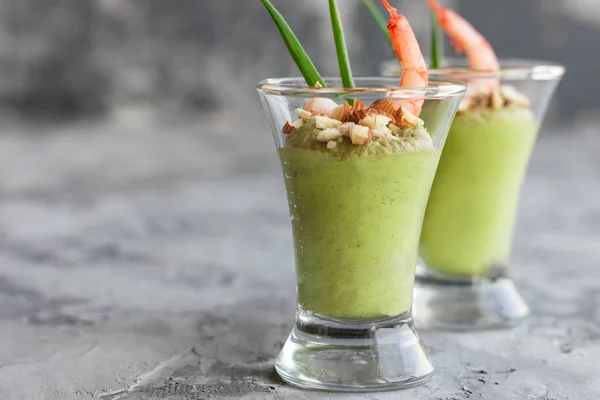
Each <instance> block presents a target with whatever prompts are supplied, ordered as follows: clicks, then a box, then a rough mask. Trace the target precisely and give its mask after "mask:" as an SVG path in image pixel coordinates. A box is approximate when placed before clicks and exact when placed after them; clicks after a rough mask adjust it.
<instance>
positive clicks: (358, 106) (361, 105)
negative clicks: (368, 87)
mask: <svg viewBox="0 0 600 400" xmlns="http://www.w3.org/2000/svg"><path fill="white" fill-rule="evenodd" d="M365 108H366V106H365V103H363V102H362V101H360V100H354V106H353V107H352V111H354V112H356V111H358V110H364V109H365Z"/></svg>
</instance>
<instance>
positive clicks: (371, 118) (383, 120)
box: [358, 114, 392, 129]
mask: <svg viewBox="0 0 600 400" xmlns="http://www.w3.org/2000/svg"><path fill="white" fill-rule="evenodd" d="M390 122H392V118H389V117H386V116H384V115H377V114H369V115H367V116H366V117H364V118H363V119H361V120H360V121H358V123H359V125H363V126H368V127H369V128H371V129H376V128H377V127H381V126H387V125H388V124H389V123H390Z"/></svg>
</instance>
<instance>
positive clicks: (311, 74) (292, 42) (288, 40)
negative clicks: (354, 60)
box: [261, 0, 326, 87]
mask: <svg viewBox="0 0 600 400" xmlns="http://www.w3.org/2000/svg"><path fill="white" fill-rule="evenodd" d="M261 1H262V3H263V4H264V6H265V8H266V9H267V11H268V12H269V14H270V15H271V18H273V22H275V25H276V26H277V29H279V32H280V33H281V36H282V37H283V41H284V43H285V45H286V46H287V48H288V50H289V52H290V55H291V56H292V58H293V59H294V62H295V63H296V65H297V66H298V69H299V70H300V73H301V74H302V76H303V77H304V79H305V80H306V83H307V84H308V86H316V84H317V83H319V84H320V85H321V86H322V87H325V86H326V85H325V82H324V81H323V78H322V77H321V74H319V71H317V68H316V67H315V65H314V64H313V62H312V61H311V59H310V57H309V56H308V54H306V51H304V48H303V47H302V45H301V44H300V41H298V38H297V37H296V35H295V34H294V32H292V28H290V26H289V25H288V23H287V22H286V21H285V19H284V18H283V16H282V15H281V14H280V13H279V11H277V9H276V8H275V6H273V4H271V2H270V1H269V0H261Z"/></svg>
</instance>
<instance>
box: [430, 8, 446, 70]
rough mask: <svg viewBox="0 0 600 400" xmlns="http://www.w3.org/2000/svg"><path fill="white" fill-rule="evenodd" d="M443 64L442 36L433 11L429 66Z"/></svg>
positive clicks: (439, 66)
mask: <svg viewBox="0 0 600 400" xmlns="http://www.w3.org/2000/svg"><path fill="white" fill-rule="evenodd" d="M443 66H444V36H443V35H442V30H441V29H440V23H439V21H438V17H437V15H436V14H435V12H432V13H431V68H433V69H436V68H442V67H443Z"/></svg>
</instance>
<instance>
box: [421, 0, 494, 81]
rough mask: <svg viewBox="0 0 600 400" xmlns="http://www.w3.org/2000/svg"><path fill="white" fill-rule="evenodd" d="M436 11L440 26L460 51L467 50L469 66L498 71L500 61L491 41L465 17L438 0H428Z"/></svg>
mask: <svg viewBox="0 0 600 400" xmlns="http://www.w3.org/2000/svg"><path fill="white" fill-rule="evenodd" d="M427 3H428V4H429V7H431V9H432V10H433V12H435V13H436V15H437V17H438V20H439V21H440V27H441V28H442V30H443V31H444V32H446V34H447V35H448V37H449V38H450V42H451V43H452V46H453V47H454V48H455V49H456V51H458V52H463V51H464V52H465V54H466V56H467V60H468V62H469V67H470V68H471V69H473V70H476V71H498V70H499V69H500V62H499V61H498V57H497V56H496V53H494V50H493V49H492V46H491V45H490V43H489V42H488V41H487V40H486V39H485V38H484V37H483V35H481V33H479V32H477V30H476V29H475V28H473V26H472V25H471V24H469V23H468V22H467V20H465V19H464V18H463V17H461V16H460V15H458V14H457V13H455V12H454V11H452V10H450V9H449V8H445V7H442V6H440V5H439V4H438V3H437V1H436V0H427Z"/></svg>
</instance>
